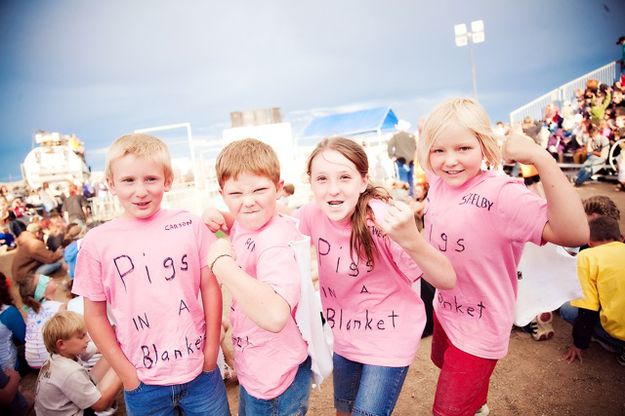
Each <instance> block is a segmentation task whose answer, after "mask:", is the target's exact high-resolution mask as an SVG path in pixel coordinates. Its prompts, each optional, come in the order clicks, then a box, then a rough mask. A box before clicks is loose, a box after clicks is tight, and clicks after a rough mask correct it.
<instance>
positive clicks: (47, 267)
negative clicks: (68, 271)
mask: <svg viewBox="0 0 625 416" xmlns="http://www.w3.org/2000/svg"><path fill="white" fill-rule="evenodd" d="M62 265H63V263H62V262H61V261H60V260H59V261H57V262H55V263H48V264H42V265H41V266H39V267H37V270H35V273H36V274H45V275H46V276H50V275H51V274H52V273H54V272H55V271H57V270H59V269H60V268H61V266H62Z"/></svg>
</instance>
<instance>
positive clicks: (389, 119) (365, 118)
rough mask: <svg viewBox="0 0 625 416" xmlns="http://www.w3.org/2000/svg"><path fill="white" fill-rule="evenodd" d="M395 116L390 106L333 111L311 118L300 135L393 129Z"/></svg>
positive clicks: (342, 133)
mask: <svg viewBox="0 0 625 416" xmlns="http://www.w3.org/2000/svg"><path fill="white" fill-rule="evenodd" d="M397 121H398V119H397V116H396V115H395V113H394V112H393V110H391V108H390V107H376V108H369V109H365V110H358V111H351V112H347V113H335V114H328V115H323V116H318V117H315V118H313V119H312V120H311V121H310V122H309V123H308V124H307V125H306V127H305V128H304V130H303V132H302V134H301V136H302V137H306V138H312V137H328V136H336V135H342V136H356V135H360V134H367V133H378V132H382V131H389V130H395V124H397Z"/></svg>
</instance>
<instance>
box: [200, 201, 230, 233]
mask: <svg viewBox="0 0 625 416" xmlns="http://www.w3.org/2000/svg"><path fill="white" fill-rule="evenodd" d="M202 222H203V223H204V224H206V226H207V227H208V229H209V230H211V231H212V232H214V233H215V232H217V231H219V230H223V231H226V232H227V231H228V227H227V225H226V219H225V218H224V216H223V215H222V214H221V212H219V210H217V209H216V208H213V207H210V208H206V210H204V212H203V213H202Z"/></svg>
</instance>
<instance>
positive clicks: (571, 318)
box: [560, 302, 625, 351]
mask: <svg viewBox="0 0 625 416" xmlns="http://www.w3.org/2000/svg"><path fill="white" fill-rule="evenodd" d="M577 313H578V308H576V307H575V306H573V305H571V302H566V303H565V304H564V305H562V306H560V317H561V318H562V319H564V320H565V321H566V322H568V323H570V324H571V325H574V324H575V320H576V319H577ZM592 336H593V337H595V338H597V339H599V340H600V341H602V342H604V343H606V344H608V345H609V346H611V347H612V348H614V349H616V350H617V351H622V350H625V341H621V340H620V339H617V338H614V337H612V335H610V334H608V333H607V332H606V330H605V329H603V327H602V326H601V321H600V320H597V323H596V324H595V327H594V328H593V329H592Z"/></svg>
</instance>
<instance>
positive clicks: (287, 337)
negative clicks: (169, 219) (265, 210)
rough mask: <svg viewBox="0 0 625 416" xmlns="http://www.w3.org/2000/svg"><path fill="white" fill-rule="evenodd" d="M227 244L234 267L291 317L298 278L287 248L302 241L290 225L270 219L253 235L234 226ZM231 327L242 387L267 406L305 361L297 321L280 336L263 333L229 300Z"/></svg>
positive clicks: (297, 294) (296, 299) (292, 255)
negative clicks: (267, 290)
mask: <svg viewBox="0 0 625 416" xmlns="http://www.w3.org/2000/svg"><path fill="white" fill-rule="evenodd" d="M231 238H232V244H233V246H234V250H235V252H236V254H237V259H236V261H237V264H238V265H239V266H240V267H241V268H242V269H243V270H245V272H246V273H247V274H249V275H250V276H252V277H255V278H256V279H258V280H260V281H262V282H264V283H267V284H269V285H271V287H272V288H273V290H274V291H275V292H276V293H277V294H278V295H280V296H282V297H283V298H284V300H286V302H287V303H288V304H289V306H290V307H291V315H292V316H295V310H296V308H297V305H298V303H299V299H300V273H299V269H298V266H297V262H296V260H295V253H294V252H293V249H292V248H291V247H289V242H290V241H294V240H299V239H301V235H300V233H299V231H298V230H297V228H296V226H295V224H294V222H293V220H292V219H288V218H284V217H274V218H273V219H271V220H270V221H269V222H268V223H267V224H265V225H264V226H263V227H262V228H260V229H259V230H254V231H250V230H246V229H244V228H243V227H241V226H240V224H238V223H237V222H235V223H234V225H233V227H232V232H231ZM230 321H231V322H232V344H233V345H234V364H235V368H236V370H237V377H238V378H239V382H240V383H241V385H243V387H245V389H246V390H247V392H248V393H250V394H251V395H252V396H254V397H257V398H259V399H264V400H269V399H273V398H275V397H277V396H279V395H280V394H282V393H283V392H284V391H285V390H286V389H287V388H288V387H289V386H290V385H291V383H293V380H294V379H295V375H296V374H297V370H298V368H299V365H300V364H301V363H302V362H303V361H304V360H306V357H307V356H308V351H307V345H306V342H305V341H304V339H303V338H302V334H301V333H300V331H299V329H298V328H297V324H296V323H295V319H289V320H288V321H287V323H286V325H285V326H284V328H283V329H282V331H280V332H277V333H276V332H271V331H266V330H264V329H262V328H260V327H259V326H258V325H256V324H255V323H254V322H253V321H252V320H251V319H249V318H248V317H247V315H245V313H244V312H243V310H241V308H240V307H239V305H238V304H237V302H236V299H233V300H232V308H231V312H230Z"/></svg>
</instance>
